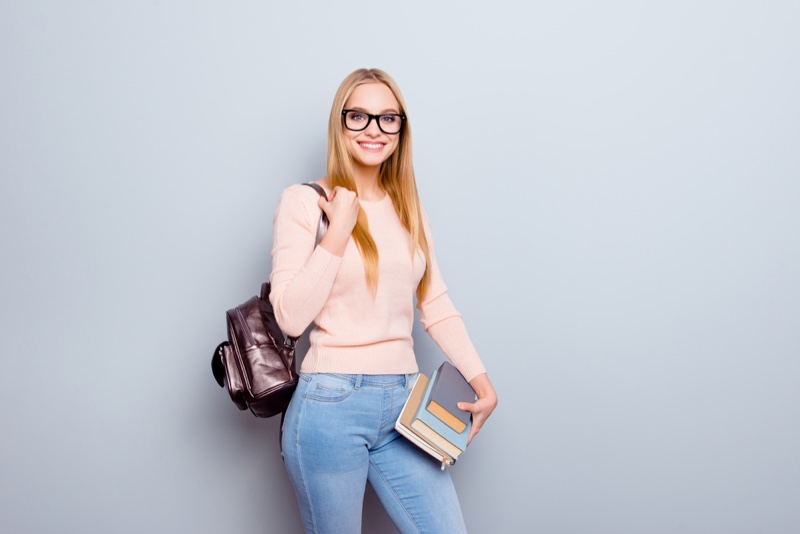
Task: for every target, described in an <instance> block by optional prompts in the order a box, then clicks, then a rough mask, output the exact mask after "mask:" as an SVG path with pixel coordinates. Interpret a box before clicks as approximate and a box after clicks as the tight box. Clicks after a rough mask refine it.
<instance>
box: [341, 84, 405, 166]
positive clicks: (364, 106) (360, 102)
mask: <svg viewBox="0 0 800 534" xmlns="http://www.w3.org/2000/svg"><path fill="white" fill-rule="evenodd" d="M344 109H354V110H358V111H363V112H365V113H369V114H370V115H379V114H383V113H400V104H399V103H398V102H397V99H396V98H395V97H394V93H392V90H391V89H389V88H388V87H387V86H385V85H384V84H382V83H367V84H363V85H359V86H358V87H356V88H355V90H353V92H352V94H351V95H350V98H348V99H347V102H345V105H344ZM342 133H343V137H344V140H345V144H346V145H347V150H348V152H350V155H351V156H352V157H353V164H354V165H356V166H357V167H363V168H367V169H374V168H376V167H380V165H381V163H383V162H384V161H386V160H387V159H388V158H389V156H391V155H392V153H393V152H394V151H395V150H396V149H397V145H398V143H399V142H400V135H402V134H400V133H397V134H391V135H390V134H385V133H383V132H382V131H381V130H380V128H378V124H377V121H376V120H371V121H370V123H369V126H367V128H366V129H365V130H362V131H360V132H354V131H352V130H348V129H347V128H345V127H344V124H343V125H342Z"/></svg>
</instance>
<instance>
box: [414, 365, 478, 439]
mask: <svg viewBox="0 0 800 534" xmlns="http://www.w3.org/2000/svg"><path fill="white" fill-rule="evenodd" d="M431 380H432V383H433V385H432V386H431V393H430V399H429V401H428V403H427V404H426V406H427V408H428V411H429V412H431V413H432V414H433V415H435V416H436V417H438V418H439V419H440V420H441V421H442V422H444V423H445V424H446V425H447V426H449V427H450V428H452V429H453V430H455V431H456V432H459V433H461V432H463V431H464V429H465V428H466V427H467V424H468V423H469V421H470V417H471V416H472V414H470V413H469V412H467V411H464V410H460V409H459V408H458V403H459V402H469V403H472V402H475V392H474V391H473V390H472V387H471V386H470V385H469V383H468V382H467V381H466V380H465V379H464V377H463V376H462V375H461V373H460V372H459V371H458V369H456V368H455V367H453V365H452V364H451V363H450V362H444V363H442V365H440V366H439V369H437V372H436V378H435V379H433V378H432V379H431Z"/></svg>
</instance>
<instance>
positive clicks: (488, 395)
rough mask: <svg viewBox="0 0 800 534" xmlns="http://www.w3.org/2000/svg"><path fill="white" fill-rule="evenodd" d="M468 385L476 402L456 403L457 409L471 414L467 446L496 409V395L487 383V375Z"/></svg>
mask: <svg viewBox="0 0 800 534" xmlns="http://www.w3.org/2000/svg"><path fill="white" fill-rule="evenodd" d="M469 385H470V386H472V389H474V390H475V394H476V395H477V396H478V400H476V401H475V402H473V403H469V402H459V403H458V407H459V408H460V409H461V410H465V411H467V412H470V413H471V414H472V430H470V431H469V437H468V438H467V445H469V444H470V443H472V439H473V438H474V437H475V436H476V435H478V432H480V431H481V427H482V426H483V424H484V423H485V422H486V419H488V418H489V416H490V415H492V412H493V411H494V409H495V408H496V407H497V393H495V391H494V387H493V386H492V383H491V382H489V375H487V374H486V373H481V374H479V375H478V376H476V377H475V378H473V379H472V380H470V382H469Z"/></svg>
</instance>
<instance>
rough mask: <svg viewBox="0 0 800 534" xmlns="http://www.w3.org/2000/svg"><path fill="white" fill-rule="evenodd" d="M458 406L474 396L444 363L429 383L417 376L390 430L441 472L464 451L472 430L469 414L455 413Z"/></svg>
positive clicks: (460, 378) (458, 376) (448, 364)
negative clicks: (431, 460)
mask: <svg viewBox="0 0 800 534" xmlns="http://www.w3.org/2000/svg"><path fill="white" fill-rule="evenodd" d="M459 402H470V403H472V402H475V392H474V391H473V390H472V387H470V385H469V383H468V382H467V381H466V380H465V379H464V377H463V376H462V375H461V373H459V372H458V369H456V368H455V367H453V366H452V365H451V364H450V363H449V362H444V363H443V364H442V365H441V366H440V367H439V369H437V370H436V371H435V372H434V373H433V375H432V376H431V378H430V380H428V377H427V376H425V375H424V374H422V373H420V374H419V378H418V379H417V383H416V384H414V389H412V390H411V394H410V395H409V396H408V400H407V401H406V403H405V405H404V406H403V411H402V412H400V417H399V418H398V419H397V423H396V424H395V426H394V427H395V429H397V431H398V432H400V434H402V435H403V436H405V437H407V438H408V439H409V440H411V441H412V442H413V443H414V444H416V445H417V446H418V447H419V448H421V449H422V450H424V451H425V452H427V453H428V454H430V455H431V456H433V457H434V458H436V459H437V460H439V461H440V462H442V469H444V468H445V466H447V465H453V464H454V463H456V460H457V459H458V457H459V455H461V453H462V452H464V450H465V449H466V448H467V438H468V437H469V431H470V429H471V428H472V419H471V414H470V413H469V412H467V411H464V410H459V409H458V408H457V405H458V403H459Z"/></svg>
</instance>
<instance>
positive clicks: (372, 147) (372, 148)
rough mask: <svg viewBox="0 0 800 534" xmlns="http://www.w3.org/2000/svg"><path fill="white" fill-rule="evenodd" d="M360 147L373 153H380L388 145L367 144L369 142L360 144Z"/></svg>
mask: <svg viewBox="0 0 800 534" xmlns="http://www.w3.org/2000/svg"><path fill="white" fill-rule="evenodd" d="M358 146H360V147H361V148H363V149H364V150H369V151H372V152H379V151H380V150H382V149H383V147H384V146H386V144H385V143H367V142H364V141H362V142H360V143H358Z"/></svg>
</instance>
